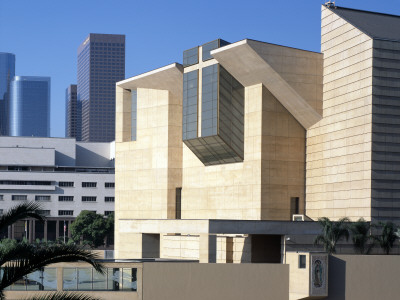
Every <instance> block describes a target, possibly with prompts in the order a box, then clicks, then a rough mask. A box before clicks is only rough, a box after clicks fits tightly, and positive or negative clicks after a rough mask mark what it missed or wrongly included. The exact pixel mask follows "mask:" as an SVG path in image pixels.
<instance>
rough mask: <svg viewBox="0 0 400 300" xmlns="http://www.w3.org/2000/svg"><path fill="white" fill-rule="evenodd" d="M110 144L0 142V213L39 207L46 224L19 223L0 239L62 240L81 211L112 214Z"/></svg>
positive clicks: (6, 139)
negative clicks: (33, 204)
mask: <svg viewBox="0 0 400 300" xmlns="http://www.w3.org/2000/svg"><path fill="white" fill-rule="evenodd" d="M114 182H115V181H114V143H113V142H112V143H94V142H93V143H86V142H76V141H75V139H72V138H32V137H1V138H0V208H1V209H0V213H5V212H6V211H7V210H9V209H10V208H11V207H13V206H15V205H17V204H21V203H24V202H36V203H40V205H41V211H40V212H41V213H42V214H43V215H45V216H46V222H45V223H44V224H43V223H40V222H38V221H34V220H27V221H22V222H19V223H16V224H14V225H13V226H11V227H9V230H8V232H2V233H1V238H3V237H9V238H15V239H17V240H21V239H22V238H24V237H26V238H28V239H29V240H30V241H32V240H35V239H47V240H56V239H57V238H63V237H64V225H65V226H66V228H65V235H66V237H67V238H68V237H69V235H70V231H69V225H70V224H71V222H72V221H73V220H74V219H75V217H77V216H78V215H79V213H80V212H81V211H82V210H91V211H95V212H96V213H98V214H103V215H108V214H110V213H112V212H114V186H115V183H114Z"/></svg>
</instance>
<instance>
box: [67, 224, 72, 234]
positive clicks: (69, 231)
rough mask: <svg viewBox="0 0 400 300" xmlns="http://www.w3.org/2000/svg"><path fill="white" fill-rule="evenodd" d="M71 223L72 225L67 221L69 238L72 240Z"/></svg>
mask: <svg viewBox="0 0 400 300" xmlns="http://www.w3.org/2000/svg"><path fill="white" fill-rule="evenodd" d="M71 223H72V221H67V226H68V227H67V229H68V238H71V230H70V226H71Z"/></svg>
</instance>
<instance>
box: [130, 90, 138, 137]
mask: <svg viewBox="0 0 400 300" xmlns="http://www.w3.org/2000/svg"><path fill="white" fill-rule="evenodd" d="M131 95H132V105H131V141H136V137H137V136H136V132H137V128H136V126H137V91H134V90H133V91H131Z"/></svg>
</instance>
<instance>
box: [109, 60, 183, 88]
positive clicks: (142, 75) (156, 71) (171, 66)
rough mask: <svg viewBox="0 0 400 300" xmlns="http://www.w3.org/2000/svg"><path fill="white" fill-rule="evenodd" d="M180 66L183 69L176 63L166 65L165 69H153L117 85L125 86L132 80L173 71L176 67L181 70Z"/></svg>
mask: <svg viewBox="0 0 400 300" xmlns="http://www.w3.org/2000/svg"><path fill="white" fill-rule="evenodd" d="M179 66H180V67H183V66H182V65H181V64H180V63H177V62H174V63H172V64H168V65H166V66H163V67H160V68H157V69H153V70H151V71H147V72H144V73H140V74H138V75H135V76H132V77H129V78H126V79H124V80H121V81H118V82H116V85H117V86H120V85H123V84H125V83H127V82H130V81H132V80H136V79H140V78H144V77H147V76H150V75H153V74H156V73H159V72H162V71H165V70H168V69H172V68H175V67H178V68H179Z"/></svg>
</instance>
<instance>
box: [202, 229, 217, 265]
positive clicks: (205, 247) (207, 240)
mask: <svg viewBox="0 0 400 300" xmlns="http://www.w3.org/2000/svg"><path fill="white" fill-rule="evenodd" d="M199 261H200V263H216V262H217V236H216V235H209V234H208V233H203V234H200V236H199Z"/></svg>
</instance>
